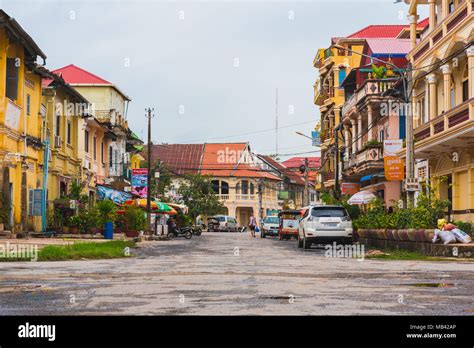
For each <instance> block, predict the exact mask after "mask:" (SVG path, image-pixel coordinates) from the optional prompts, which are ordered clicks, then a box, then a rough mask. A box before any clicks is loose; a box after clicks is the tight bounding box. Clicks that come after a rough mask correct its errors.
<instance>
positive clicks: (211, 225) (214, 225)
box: [207, 216, 219, 232]
mask: <svg viewBox="0 0 474 348" xmlns="http://www.w3.org/2000/svg"><path fill="white" fill-rule="evenodd" d="M207 231H208V232H219V220H218V219H217V218H216V217H215V216H212V217H209V218H207Z"/></svg>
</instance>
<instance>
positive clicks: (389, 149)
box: [383, 139, 403, 157]
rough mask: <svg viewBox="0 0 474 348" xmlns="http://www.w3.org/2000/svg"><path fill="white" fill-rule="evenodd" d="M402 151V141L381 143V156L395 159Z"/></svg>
mask: <svg viewBox="0 0 474 348" xmlns="http://www.w3.org/2000/svg"><path fill="white" fill-rule="evenodd" d="M402 149H403V140H402V139H391V140H390V139H389V140H384V141H383V156H384V157H396V156H397V153H398V152H399V151H401V150H402Z"/></svg>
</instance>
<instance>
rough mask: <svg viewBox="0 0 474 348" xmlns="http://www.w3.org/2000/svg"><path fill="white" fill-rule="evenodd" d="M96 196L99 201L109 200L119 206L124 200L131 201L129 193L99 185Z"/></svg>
mask: <svg viewBox="0 0 474 348" xmlns="http://www.w3.org/2000/svg"><path fill="white" fill-rule="evenodd" d="M97 196H98V197H99V199H110V200H111V201H112V202H114V203H117V204H121V205H122V204H124V203H125V201H126V200H129V199H132V195H131V194H130V193H127V192H124V191H119V190H114V189H113V188H110V187H107V186H101V185H97Z"/></svg>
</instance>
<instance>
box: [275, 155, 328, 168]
mask: <svg viewBox="0 0 474 348" xmlns="http://www.w3.org/2000/svg"><path fill="white" fill-rule="evenodd" d="M306 158H307V159H308V164H309V167H310V168H319V167H320V166H321V157H292V158H290V159H287V160H286V161H284V162H282V164H283V165H284V166H285V167H286V168H291V169H293V168H299V167H300V166H301V165H303V164H304V162H305V159H306Z"/></svg>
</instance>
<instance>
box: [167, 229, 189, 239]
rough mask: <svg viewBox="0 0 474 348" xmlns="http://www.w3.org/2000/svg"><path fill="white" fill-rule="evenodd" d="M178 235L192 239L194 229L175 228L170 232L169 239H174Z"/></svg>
mask: <svg viewBox="0 0 474 348" xmlns="http://www.w3.org/2000/svg"><path fill="white" fill-rule="evenodd" d="M178 237H184V238H186V239H191V238H192V237H193V231H192V229H191V227H185V228H175V229H174V230H173V231H170V232H168V239H174V238H178Z"/></svg>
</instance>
